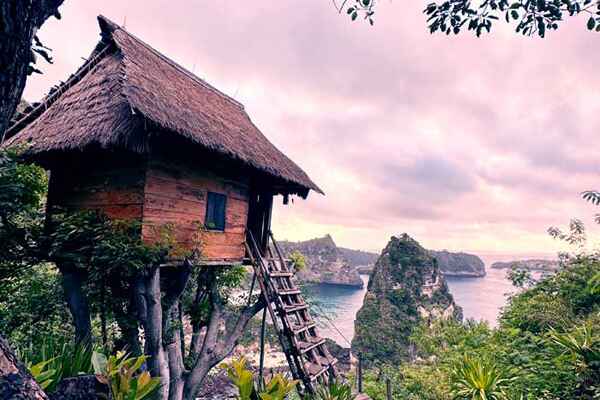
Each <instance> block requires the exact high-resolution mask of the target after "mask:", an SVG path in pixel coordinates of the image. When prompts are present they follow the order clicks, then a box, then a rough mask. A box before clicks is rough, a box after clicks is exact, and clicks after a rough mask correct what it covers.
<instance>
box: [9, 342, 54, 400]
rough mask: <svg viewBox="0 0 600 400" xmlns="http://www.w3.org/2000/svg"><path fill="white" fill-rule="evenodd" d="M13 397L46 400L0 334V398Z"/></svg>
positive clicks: (11, 399)
mask: <svg viewBox="0 0 600 400" xmlns="http://www.w3.org/2000/svg"><path fill="white" fill-rule="evenodd" d="M13 399H21V400H47V399H48V396H46V393H44V391H43V390H42V388H41V387H40V386H39V385H38V384H37V382H36V381H35V380H34V379H33V377H32V376H31V374H30V373H29V371H27V368H25V366H24V365H23V363H21V362H20V361H19V360H17V357H16V356H15V354H14V353H13V352H12V350H11V349H10V346H9V345H8V342H7V341H6V340H5V339H4V338H3V337H2V336H0V400H13Z"/></svg>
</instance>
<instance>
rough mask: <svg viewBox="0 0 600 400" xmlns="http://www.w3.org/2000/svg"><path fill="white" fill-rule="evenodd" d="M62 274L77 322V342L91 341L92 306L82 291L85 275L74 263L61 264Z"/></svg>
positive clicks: (64, 287) (74, 320)
mask: <svg viewBox="0 0 600 400" xmlns="http://www.w3.org/2000/svg"><path fill="white" fill-rule="evenodd" d="M59 269H60V272H61V274H62V284H63V290H64V292H65V297H66V299H67V304H68V305H69V310H70V311H71V315H72V316H73V323H74V324H75V338H76V340H77V342H89V341H90V340H91V337H92V325H91V322H90V307H89V305H88V301H87V298H86V296H85V294H84V293H83V291H82V285H83V277H82V273H81V271H79V270H78V269H77V267H75V266H72V265H64V264H62V265H59Z"/></svg>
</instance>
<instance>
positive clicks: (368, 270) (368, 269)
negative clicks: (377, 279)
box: [356, 265, 375, 275]
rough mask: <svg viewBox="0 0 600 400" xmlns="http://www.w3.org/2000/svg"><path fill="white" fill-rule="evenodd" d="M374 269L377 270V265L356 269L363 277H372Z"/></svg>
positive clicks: (362, 266)
mask: <svg viewBox="0 0 600 400" xmlns="http://www.w3.org/2000/svg"><path fill="white" fill-rule="evenodd" d="M373 268H375V265H361V266H360V267H356V270H357V271H358V273H359V274H361V275H371V273H372V272H373Z"/></svg>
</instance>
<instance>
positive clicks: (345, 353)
mask: <svg viewBox="0 0 600 400" xmlns="http://www.w3.org/2000/svg"><path fill="white" fill-rule="evenodd" d="M325 345H326V346H327V350H329V352H330V353H331V355H332V356H333V357H335V358H336V359H337V360H338V363H337V364H336V367H335V368H336V369H337V370H338V371H339V372H340V373H342V374H346V373H348V372H349V371H350V369H351V368H352V356H351V353H352V352H351V351H350V348H348V347H342V346H340V345H339V344H337V343H336V342H335V341H333V340H331V339H329V338H326V339H325Z"/></svg>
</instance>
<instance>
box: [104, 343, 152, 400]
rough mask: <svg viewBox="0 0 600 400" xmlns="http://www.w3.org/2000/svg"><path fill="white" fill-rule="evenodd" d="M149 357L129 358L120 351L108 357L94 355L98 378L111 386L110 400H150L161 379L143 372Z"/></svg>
mask: <svg viewBox="0 0 600 400" xmlns="http://www.w3.org/2000/svg"><path fill="white" fill-rule="evenodd" d="M147 358H148V357H147V356H139V357H129V356H128V354H127V353H125V352H122V351H119V352H117V354H116V355H112V356H110V357H108V358H107V357H106V356H105V355H104V354H102V353H98V352H94V353H93V354H92V364H93V366H94V372H95V373H96V378H97V379H98V381H100V382H101V383H104V384H106V385H108V386H109V389H110V398H111V399H114V400H141V399H146V398H150V397H151V396H152V395H153V394H154V393H155V392H156V390H157V389H158V386H159V385H160V379H159V378H152V377H151V376H150V373H149V372H148V371H141V368H142V366H143V364H144V363H145V361H146V359H147Z"/></svg>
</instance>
